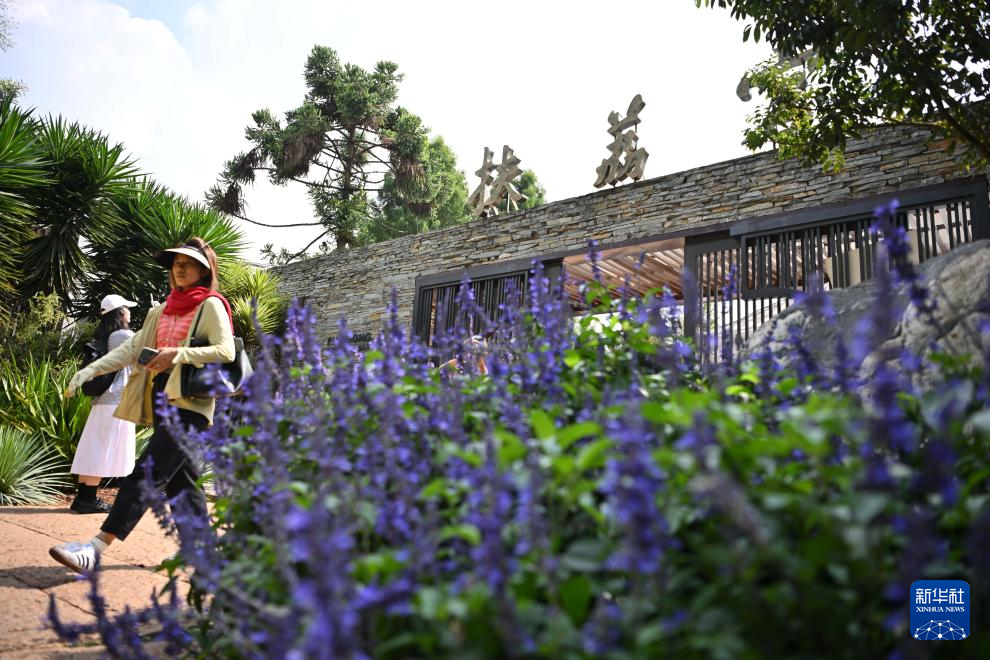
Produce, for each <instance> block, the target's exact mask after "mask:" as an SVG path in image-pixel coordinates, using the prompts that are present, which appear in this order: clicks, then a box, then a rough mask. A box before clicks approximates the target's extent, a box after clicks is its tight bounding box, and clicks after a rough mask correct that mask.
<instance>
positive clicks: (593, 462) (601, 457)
mask: <svg viewBox="0 0 990 660" xmlns="http://www.w3.org/2000/svg"><path fill="white" fill-rule="evenodd" d="M611 446H612V441H611V440H609V439H608V438H602V439H601V440H596V441H595V442H592V443H591V444H589V445H586V446H585V447H583V448H582V449H581V453H579V454H578V456H577V460H576V461H575V466H576V467H577V469H578V471H579V472H584V471H585V470H590V469H591V468H600V467H604V465H605V457H606V455H607V454H608V450H609V448H610V447H611Z"/></svg>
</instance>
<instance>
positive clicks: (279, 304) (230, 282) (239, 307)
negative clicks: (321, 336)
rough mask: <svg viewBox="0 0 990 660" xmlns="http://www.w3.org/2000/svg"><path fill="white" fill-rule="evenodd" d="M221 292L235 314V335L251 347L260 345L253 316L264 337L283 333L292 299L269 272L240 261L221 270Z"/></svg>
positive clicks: (228, 264) (226, 264) (224, 266)
mask: <svg viewBox="0 0 990 660" xmlns="http://www.w3.org/2000/svg"><path fill="white" fill-rule="evenodd" d="M220 289H221V291H222V292H223V294H224V295H225V296H226V297H227V299H228V300H229V301H230V306H231V310H232V311H233V313H234V334H235V335H237V336H238V337H242V338H243V339H244V342H245V344H246V345H248V346H257V345H258V336H257V332H256V331H255V325H254V315H255V314H257V320H258V325H259V326H260V327H261V330H262V332H264V333H265V334H276V335H277V334H281V333H282V331H283V329H284V328H285V314H286V310H287V309H288V305H289V298H288V296H285V295H283V294H281V293H279V290H278V277H277V276H276V275H275V274H273V273H271V272H269V271H266V270H262V269H260V268H255V267H254V266H250V265H248V264H244V263H240V262H231V263H225V264H224V265H223V266H222V267H221V268H220Z"/></svg>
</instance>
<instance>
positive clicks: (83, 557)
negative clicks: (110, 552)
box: [48, 542, 100, 573]
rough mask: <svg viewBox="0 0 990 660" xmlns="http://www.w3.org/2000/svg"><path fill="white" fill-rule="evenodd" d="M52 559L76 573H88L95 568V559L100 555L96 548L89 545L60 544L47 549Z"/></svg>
mask: <svg viewBox="0 0 990 660" xmlns="http://www.w3.org/2000/svg"><path fill="white" fill-rule="evenodd" d="M48 554H49V555H51V556H52V559H54V560H55V561H57V562H58V563H60V564H62V565H63V566H67V567H69V568H71V569H72V570H74V571H75V572H76V573H88V572H89V571H91V570H93V568H95V567H96V558H97V557H98V556H99V555H100V553H99V552H97V551H96V548H94V547H93V546H92V544H89V543H78V542H72V543H60V544H59V545H53V546H52V547H50V548H49V549H48Z"/></svg>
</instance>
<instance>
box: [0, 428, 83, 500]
mask: <svg viewBox="0 0 990 660" xmlns="http://www.w3.org/2000/svg"><path fill="white" fill-rule="evenodd" d="M68 468H69V466H68V464H66V462H65V461H64V460H62V459H61V458H60V457H59V456H58V455H57V454H55V453H54V452H53V451H52V450H51V449H50V448H49V447H48V446H46V444H45V443H44V442H43V441H42V440H41V439H40V438H38V437H36V436H31V435H30V434H28V433H26V432H24V431H21V430H20V429H15V428H13V427H10V426H0V506H17V505H38V504H50V503H51V502H52V501H54V500H55V498H56V497H57V496H58V495H59V492H60V491H61V490H62V489H63V488H65V487H67V486H68V485H69V469H68Z"/></svg>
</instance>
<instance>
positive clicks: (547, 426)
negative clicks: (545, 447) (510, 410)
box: [529, 409, 557, 440]
mask: <svg viewBox="0 0 990 660" xmlns="http://www.w3.org/2000/svg"><path fill="white" fill-rule="evenodd" d="M529 423H530V425H531V426H532V427H533V432H534V433H536V437H537V438H539V439H540V440H546V439H547V438H549V437H552V436H553V434H554V433H556V432H557V427H556V426H554V423H553V420H552V419H551V418H550V415H548V414H547V413H546V412H545V411H543V410H540V409H536V410H533V411H532V412H530V414H529Z"/></svg>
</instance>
